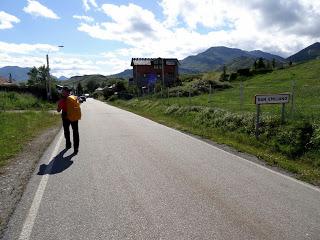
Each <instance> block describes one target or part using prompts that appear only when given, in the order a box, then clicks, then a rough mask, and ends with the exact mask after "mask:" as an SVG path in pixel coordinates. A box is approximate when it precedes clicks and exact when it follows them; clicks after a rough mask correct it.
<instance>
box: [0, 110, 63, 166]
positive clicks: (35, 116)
mask: <svg viewBox="0 0 320 240" xmlns="http://www.w3.org/2000/svg"><path fill="white" fill-rule="evenodd" d="M59 120H60V118H59V116H58V115H53V114H50V113H48V112H24V113H10V112H0V123H1V124H0V167H1V166H4V165H5V164H6V163H7V161H8V160H9V159H10V158H12V157H14V156H15V155H16V154H17V153H19V152H20V151H21V149H22V148H23V147H25V145H26V144H27V143H28V142H29V141H30V140H31V139H32V138H34V137H35V136H37V135H38V134H40V133H41V132H42V131H43V130H45V129H47V128H49V127H52V126H54V125H57V124H58V123H59Z"/></svg>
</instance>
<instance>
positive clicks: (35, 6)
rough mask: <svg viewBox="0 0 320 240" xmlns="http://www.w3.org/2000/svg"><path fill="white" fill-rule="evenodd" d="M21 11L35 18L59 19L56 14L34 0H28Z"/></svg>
mask: <svg viewBox="0 0 320 240" xmlns="http://www.w3.org/2000/svg"><path fill="white" fill-rule="evenodd" d="M23 11H25V12H26V13H29V14H31V15H33V16H36V17H45V18H51V19H60V17H59V16H58V15H57V14H55V13H54V12H53V11H52V10H51V9H49V8H47V7H46V6H44V5H42V4H41V3H39V2H38V1H35V0H28V6H26V7H25V8H23Z"/></svg>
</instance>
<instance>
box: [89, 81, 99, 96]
mask: <svg viewBox="0 0 320 240" xmlns="http://www.w3.org/2000/svg"><path fill="white" fill-rule="evenodd" d="M86 87H87V89H88V91H89V92H90V93H92V92H94V90H96V89H97V88H98V87H99V83H97V82H96V81H95V80H90V81H89V82H87V84H86Z"/></svg>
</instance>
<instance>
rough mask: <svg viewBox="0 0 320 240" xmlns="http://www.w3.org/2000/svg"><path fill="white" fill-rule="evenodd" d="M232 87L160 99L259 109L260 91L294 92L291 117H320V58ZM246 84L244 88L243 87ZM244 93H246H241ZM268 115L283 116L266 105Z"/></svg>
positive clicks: (236, 109)
mask: <svg viewBox="0 0 320 240" xmlns="http://www.w3.org/2000/svg"><path fill="white" fill-rule="evenodd" d="M231 85H232V88H231V89H227V90H223V91H216V92H215V91H212V94H204V95H200V96H195V97H191V98H190V99H189V98H188V97H180V98H170V99H162V100H161V99H158V100H157V101H160V102H161V103H163V104H169V105H172V104H179V105H183V106H186V105H192V106H210V107H217V108H222V109H226V110H229V111H232V112H255V111H256V106H255V104H254V96H255V95H256V94H268V93H270V94H272V93H285V92H290V93H293V102H292V101H291V102H290V103H289V104H288V105H287V106H286V113H287V115H288V117H294V118H300V119H301V118H303V119H313V120H315V121H319V119H320V60H314V61H310V62H308V63H304V64H299V65H296V66H293V67H291V68H287V69H283V70H277V71H274V72H272V73H268V74H262V75H257V76H254V77H248V78H243V81H235V82H232V83H231ZM241 86H242V87H241ZM241 92H242V94H241ZM262 111H263V112H264V113H266V114H268V113H270V114H277V115H280V106H278V105H268V106H263V107H262Z"/></svg>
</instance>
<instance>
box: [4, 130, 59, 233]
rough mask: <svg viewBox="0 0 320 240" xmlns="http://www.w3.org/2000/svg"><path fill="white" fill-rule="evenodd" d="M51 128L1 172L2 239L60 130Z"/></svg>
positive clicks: (28, 145)
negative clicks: (41, 161) (38, 167)
mask: <svg viewBox="0 0 320 240" xmlns="http://www.w3.org/2000/svg"><path fill="white" fill-rule="evenodd" d="M60 128H61V127H60V124H59V125H56V126H54V127H51V128H49V129H47V130H45V131H44V132H42V133H41V134H40V135H38V136H37V137H35V138H34V139H33V140H32V141H31V142H29V143H28V144H27V145H26V146H25V147H24V149H23V150H22V151H21V153H19V154H18V155H17V156H16V157H14V158H13V159H12V160H10V163H9V164H8V165H7V166H5V167H3V168H2V169H1V172H0V238H1V237H2V235H3V233H4V230H5V228H6V225H7V223H8V221H9V218H10V216H11V214H12V213H13V211H14V209H15V207H16V205H17V203H18V202H19V200H20V199H21V196H22V194H23V192H24V189H25V187H26V185H27V183H28V181H29V179H30V177H31V174H32V172H33V171H34V169H35V167H36V165H37V163H38V161H39V160H40V158H41V156H42V155H43V153H44V151H45V150H46V149H47V148H48V146H49V145H50V143H51V142H52V141H53V139H54V137H55V136H56V135H57V133H58V132H59V130H60Z"/></svg>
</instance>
